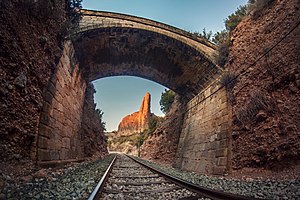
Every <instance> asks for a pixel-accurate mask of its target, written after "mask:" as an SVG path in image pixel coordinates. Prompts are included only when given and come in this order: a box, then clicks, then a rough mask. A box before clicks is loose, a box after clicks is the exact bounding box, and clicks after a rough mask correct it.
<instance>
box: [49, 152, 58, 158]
mask: <svg viewBox="0 0 300 200" xmlns="http://www.w3.org/2000/svg"><path fill="white" fill-rule="evenodd" d="M50 157H51V160H59V151H58V150H51V151H50Z"/></svg>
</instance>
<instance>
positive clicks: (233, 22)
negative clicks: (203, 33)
mask: <svg viewBox="0 0 300 200" xmlns="http://www.w3.org/2000/svg"><path fill="white" fill-rule="evenodd" d="M247 9H248V6H247V5H244V6H240V7H239V8H238V9H237V10H236V11H235V12H234V13H232V14H231V15H229V16H228V18H226V19H225V27H226V30H228V31H229V32H231V31H233V30H234V29H235V27H237V25H238V24H239V23H240V22H241V21H242V19H243V18H244V17H245V16H246V15H247Z"/></svg>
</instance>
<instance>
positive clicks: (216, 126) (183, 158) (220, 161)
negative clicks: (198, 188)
mask: <svg viewBox="0 0 300 200" xmlns="http://www.w3.org/2000/svg"><path fill="white" fill-rule="evenodd" d="M219 87H220V86H219V85H215V84H212V85H210V86H209V87H208V88H206V89H205V90H204V91H203V92H201V93H200V94H198V95H197V96H196V97H194V98H193V99H192V100H191V101H190V102H188V104H187V111H186V113H185V117H184V122H183V127H182V131H181V135H180V139H179V144H178V148H177V153H176V161H175V166H176V167H178V168H180V169H183V170H187V171H194V172H197V173H205V174H224V173H225V172H227V171H229V170H230V149H229V146H230V139H229V138H230V132H231V131H230V128H231V127H230V123H229V121H230V119H231V116H230V115H231V111H230V106H229V104H228V103H227V97H226V91H225V90H224V89H222V90H220V91H218V92H216V94H213V95H212V96H210V95H211V94H212V93H213V92H214V91H216V89H218V88H219Z"/></svg>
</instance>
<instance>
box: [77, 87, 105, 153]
mask: <svg viewBox="0 0 300 200" xmlns="http://www.w3.org/2000/svg"><path fill="white" fill-rule="evenodd" d="M95 109H96V104H95V103H94V86H93V84H91V83H90V84H89V85H88V87H87V89H86V93H85V100H84V105H83V112H82V113H83V116H82V122H81V130H80V131H81V139H82V140H83V142H82V146H83V153H84V157H91V156H98V157H99V156H104V155H106V154H107V153H108V151H107V145H106V136H105V135H104V129H105V127H104V124H103V121H102V118H101V117H100V116H99V113H97V111H96V110H95Z"/></svg>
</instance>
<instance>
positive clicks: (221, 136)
mask: <svg viewBox="0 0 300 200" xmlns="http://www.w3.org/2000/svg"><path fill="white" fill-rule="evenodd" d="M227 135H228V133H227V130H225V131H221V132H220V133H217V139H218V140H223V139H226V138H227Z"/></svg>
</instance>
